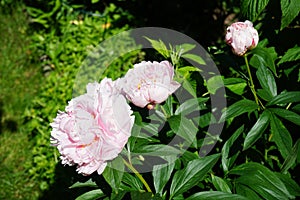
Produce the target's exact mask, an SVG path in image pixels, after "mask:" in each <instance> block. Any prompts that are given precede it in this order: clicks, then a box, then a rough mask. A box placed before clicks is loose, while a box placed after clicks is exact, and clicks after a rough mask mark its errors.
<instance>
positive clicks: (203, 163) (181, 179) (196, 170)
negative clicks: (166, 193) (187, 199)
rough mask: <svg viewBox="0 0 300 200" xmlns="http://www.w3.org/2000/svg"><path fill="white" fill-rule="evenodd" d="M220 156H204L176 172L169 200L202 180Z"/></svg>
mask: <svg viewBox="0 0 300 200" xmlns="http://www.w3.org/2000/svg"><path fill="white" fill-rule="evenodd" d="M219 157H220V154H215V155H211V156H206V157H204V158H199V159H195V160H192V161H190V162H188V163H187V165H186V167H185V168H184V169H182V170H180V171H177V172H176V173H175V175H174V177H173V180H172V184H171V188H170V196H171V197H170V199H172V197H176V196H177V195H180V194H182V193H183V192H185V191H187V190H189V189H190V188H192V187H193V186H194V185H195V184H197V183H198V182H200V181H201V180H203V178H204V176H205V175H206V173H207V172H208V171H209V170H210V169H211V168H212V167H213V166H214V165H215V164H216V162H217V161H218V159H219Z"/></svg>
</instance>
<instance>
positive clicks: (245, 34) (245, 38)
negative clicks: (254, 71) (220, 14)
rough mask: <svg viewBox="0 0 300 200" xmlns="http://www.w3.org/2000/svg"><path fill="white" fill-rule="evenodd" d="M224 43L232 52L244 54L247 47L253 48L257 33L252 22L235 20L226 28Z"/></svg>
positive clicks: (256, 40)
mask: <svg viewBox="0 0 300 200" xmlns="http://www.w3.org/2000/svg"><path fill="white" fill-rule="evenodd" d="M225 40H226V43H227V44H229V45H230V46H231V48H232V51H233V53H234V54H236V55H238V56H242V55H244V54H245V53H246V52H247V50H248V49H253V48H254V47H256V45H257V43H258V33H257V30H256V29H255V28H253V24H252V22H250V21H248V20H246V21H245V22H236V23H233V24H231V25H230V26H229V27H228V28H227V32H226V36H225Z"/></svg>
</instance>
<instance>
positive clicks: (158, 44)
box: [145, 37, 170, 58]
mask: <svg viewBox="0 0 300 200" xmlns="http://www.w3.org/2000/svg"><path fill="white" fill-rule="evenodd" d="M145 38H146V39H147V40H148V41H149V42H150V43H151V45H152V47H153V48H154V49H155V50H156V51H158V52H159V53H160V54H161V55H162V56H163V57H165V58H169V57H170V52H169V50H168V49H167V47H166V45H165V43H164V42H163V41H161V40H159V41H157V40H152V39H150V38H148V37H145Z"/></svg>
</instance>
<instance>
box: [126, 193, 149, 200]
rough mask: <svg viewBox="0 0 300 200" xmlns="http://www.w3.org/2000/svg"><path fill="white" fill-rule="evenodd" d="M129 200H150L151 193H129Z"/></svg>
mask: <svg viewBox="0 0 300 200" xmlns="http://www.w3.org/2000/svg"><path fill="white" fill-rule="evenodd" d="M130 197H131V200H141V199H143V200H152V193H151V192H139V191H135V192H130Z"/></svg>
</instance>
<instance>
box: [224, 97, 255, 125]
mask: <svg viewBox="0 0 300 200" xmlns="http://www.w3.org/2000/svg"><path fill="white" fill-rule="evenodd" d="M258 108H259V107H258V105H257V104H256V103H255V102H254V101H251V100H248V99H243V100H240V101H238V102H236V103H234V104H232V105H231V106H229V107H228V108H227V109H226V110H225V111H224V112H223V114H222V116H221V119H220V122H222V121H224V120H225V119H230V118H233V117H237V116H239V115H241V114H244V113H251V112H253V111H255V110H257V109H258Z"/></svg>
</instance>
